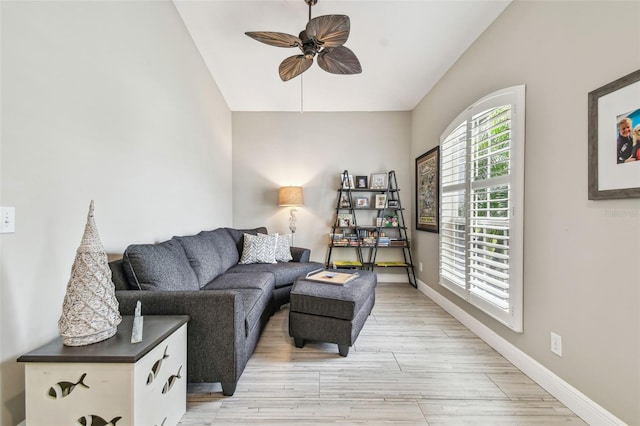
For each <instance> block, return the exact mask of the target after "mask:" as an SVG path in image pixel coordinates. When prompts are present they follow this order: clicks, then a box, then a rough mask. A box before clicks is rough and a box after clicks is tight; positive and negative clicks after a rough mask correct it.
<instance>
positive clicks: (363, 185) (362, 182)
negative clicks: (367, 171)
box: [356, 176, 369, 189]
mask: <svg viewBox="0 0 640 426" xmlns="http://www.w3.org/2000/svg"><path fill="white" fill-rule="evenodd" d="M368 187H369V185H368V178H367V177H366V176H356V188H358V189H367V188H368Z"/></svg>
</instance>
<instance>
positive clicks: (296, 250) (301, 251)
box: [291, 247, 311, 262]
mask: <svg viewBox="0 0 640 426" xmlns="http://www.w3.org/2000/svg"><path fill="white" fill-rule="evenodd" d="M291 257H293V261H294V262H308V261H309V258H310V257H311V250H309V249H307V248H302V247H291Z"/></svg>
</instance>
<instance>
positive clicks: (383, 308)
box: [180, 283, 586, 426]
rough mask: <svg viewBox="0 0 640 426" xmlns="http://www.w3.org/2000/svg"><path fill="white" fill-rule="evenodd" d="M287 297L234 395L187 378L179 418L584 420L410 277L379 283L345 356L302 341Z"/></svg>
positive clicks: (188, 421)
mask: <svg viewBox="0 0 640 426" xmlns="http://www.w3.org/2000/svg"><path fill="white" fill-rule="evenodd" d="M288 314H289V310H288V305H287V306H285V307H284V308H282V309H281V310H280V311H279V312H277V313H276V314H275V315H274V316H273V317H272V318H271V319H270V320H269V323H268V325H267V327H266V329H265V330H264V332H263V335H262V337H261V338H260V342H259V344H258V347H257V349H256V352H255V353H254V354H253V356H252V357H251V360H250V361H249V363H248V365H247V368H246V369H245V371H244V373H243V375H242V377H241V378H240V381H239V382H238V387H237V390H236V393H235V395H234V396H232V397H224V396H222V393H221V388H220V385H219V384H202V385H189V388H188V395H187V413H186V414H185V415H184V417H183V418H182V421H181V423H180V424H181V425H185V426H186V425H202V426H204V425H225V424H229V425H243V424H246V425H249V424H251V425H256V424H260V425H281V424H285V425H322V424H336V423H339V424H368V425H369V424H371V425H373V424H386V423H393V424H400V425H403V424H405V425H430V426H436V425H492V426H493V425H498V426H500V425H509V426H511V425H559V424H562V425H584V424H586V423H584V422H583V421H582V420H581V419H580V418H579V417H577V416H576V415H575V414H573V413H572V412H571V411H570V410H569V409H568V408H566V407H565V406H563V405H562V404H561V403H560V402H558V401H557V400H556V399H555V398H554V397H553V396H551V395H550V394H549V393H547V392H546V391H545V390H544V389H542V388H541V387H540V386H538V385H537V384H535V383H534V382H533V381H531V380H530V379H529V378H528V377H527V376H525V375H524V374H523V373H521V372H520V371H519V370H518V369H517V368H515V367H514V366H513V365H512V364H510V363H509V362H508V361H506V360H505V359H504V358H503V357H502V356H501V355H499V354H498V353H497V352H496V351H494V350H493V349H492V348H490V347H489V346H488V345H487V344H486V343H484V342H483V341H482V340H480V339H479V338H478V337H476V336H475V335H474V334H473V333H471V332H470V331H469V330H468V329H467V328H465V327H464V326H463V325H462V324H460V323H459V322H458V321H457V320H456V319H454V318H453V317H451V316H450V315H449V314H447V313H446V312H445V311H444V310H442V309H441V308H440V307H439V306H438V305H436V304H435V303H434V302H432V301H431V300H430V299H428V298H427V297H426V296H424V295H423V294H422V293H420V292H419V291H418V290H416V289H414V288H413V287H411V286H410V285H408V284H406V283H380V284H378V287H377V289H376V305H375V307H374V309H373V312H372V314H371V316H370V317H369V319H368V320H367V323H366V324H365V326H364V328H363V329H362V332H361V333H360V336H359V337H358V340H357V341H356V344H355V345H354V346H353V347H352V348H351V350H350V352H349V356H348V357H346V358H343V357H341V356H339V355H338V348H337V345H334V344H328V343H320V342H317V343H316V342H311V343H307V344H306V345H305V347H304V348H302V349H298V348H296V347H295V346H294V345H293V342H292V339H291V338H290V337H289V332H288Z"/></svg>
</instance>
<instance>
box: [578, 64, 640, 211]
mask: <svg viewBox="0 0 640 426" xmlns="http://www.w3.org/2000/svg"><path fill="white" fill-rule="evenodd" d="M639 92H640V70H638V71H634V72H632V73H631V74H628V75H626V76H624V77H621V78H619V79H617V80H615V81H612V82H611V83H609V84H606V85H604V86H602V87H600V88H598V89H596V90H593V91H591V92H589V96H588V102H589V105H588V114H589V117H588V118H589V124H588V186H589V199H590V200H606V199H615V198H640V145H638V144H637V143H636V140H637V139H638V138H640V127H638V126H639V125H640V99H638V93H639ZM635 129H638V132H637V133H636V130H635Z"/></svg>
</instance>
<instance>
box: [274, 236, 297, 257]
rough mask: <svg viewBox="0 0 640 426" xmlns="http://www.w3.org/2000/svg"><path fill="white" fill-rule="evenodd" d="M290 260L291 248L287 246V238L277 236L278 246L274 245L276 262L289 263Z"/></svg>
mask: <svg viewBox="0 0 640 426" xmlns="http://www.w3.org/2000/svg"><path fill="white" fill-rule="evenodd" d="M292 260H293V256H291V247H290V246H289V237H285V236H283V235H279V236H278V244H277V245H276V261H277V262H290V261H292Z"/></svg>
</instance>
